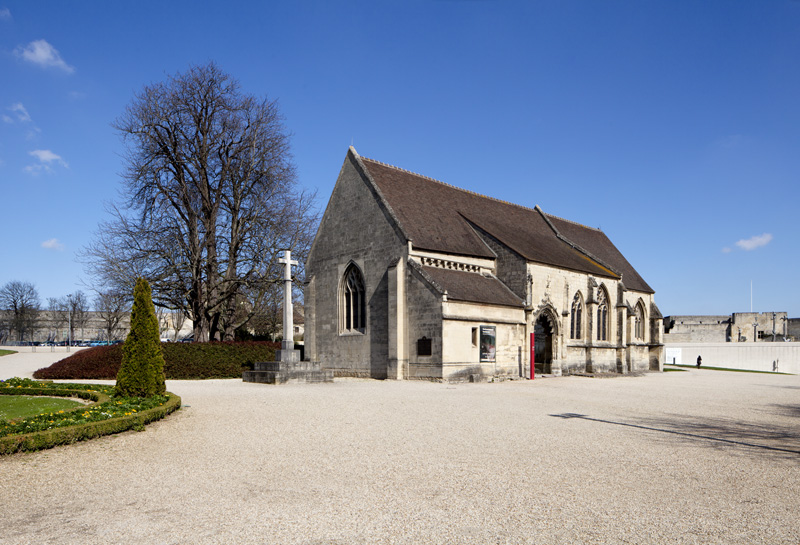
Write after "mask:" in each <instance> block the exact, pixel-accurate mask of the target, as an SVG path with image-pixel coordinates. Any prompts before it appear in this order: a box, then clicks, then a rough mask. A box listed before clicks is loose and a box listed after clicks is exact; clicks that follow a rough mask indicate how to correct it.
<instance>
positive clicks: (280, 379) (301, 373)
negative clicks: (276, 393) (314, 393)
mask: <svg viewBox="0 0 800 545" xmlns="http://www.w3.org/2000/svg"><path fill="white" fill-rule="evenodd" d="M253 367H254V369H253V370H252V371H245V372H244V373H242V380H243V381H244V382H258V383H262V384H285V383H287V382H333V370H332V369H321V368H320V365H319V362H309V361H301V362H291V363H287V362H278V361H267V362H258V363H255V364H254V365H253Z"/></svg>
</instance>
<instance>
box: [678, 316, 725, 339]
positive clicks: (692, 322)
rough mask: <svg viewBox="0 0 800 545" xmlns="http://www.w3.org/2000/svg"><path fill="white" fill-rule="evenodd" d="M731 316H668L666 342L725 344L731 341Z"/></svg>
mask: <svg viewBox="0 0 800 545" xmlns="http://www.w3.org/2000/svg"><path fill="white" fill-rule="evenodd" d="M730 322H731V317H730V316H717V315H708V316H677V315H676V316H666V317H665V318H664V342H665V343H685V342H708V343H724V342H727V341H728V340H729V339H730V333H731V331H730V329H731V328H730V325H731V324H730Z"/></svg>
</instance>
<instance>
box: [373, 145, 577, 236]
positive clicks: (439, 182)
mask: <svg viewBox="0 0 800 545" xmlns="http://www.w3.org/2000/svg"><path fill="white" fill-rule="evenodd" d="M361 159H363V160H365V161H370V162H371V163H376V164H379V165H383V166H385V167H388V168H393V169H395V170H399V171H400V172H405V173H407V174H411V175H412V176H417V177H419V178H422V179H423V180H428V181H430V182H435V183H437V184H440V185H443V186H445V187H449V188H451V189H456V190H458V191H461V192H464V193H468V194H470V195H475V196H476V197H482V198H484V199H489V200H490V201H495V202H499V203H502V204H508V205H511V206H516V207H517V208H522V209H523V210H528V211H530V212H535V211H536V208H535V207H534V208H530V207H529V206H524V205H521V204H518V203H515V202H510V201H504V200H503V199H498V198H497V197H492V196H490V195H484V194H483V193H478V192H477V191H472V190H471V189H464V188H463V187H458V186H456V185H453V184H448V183H447V182H443V181H441V180H437V179H436V178H431V177H430V176H425V175H424V174H420V173H418V172H414V171H411V170H408V169H405V168H401V167H398V166H395V165H390V164H389V163H384V162H383V161H378V160H376V159H370V158H369V157H362V158H361ZM590 229H591V227H590Z"/></svg>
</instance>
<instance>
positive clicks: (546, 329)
mask: <svg viewBox="0 0 800 545" xmlns="http://www.w3.org/2000/svg"><path fill="white" fill-rule="evenodd" d="M555 333H556V331H555V325H554V324H553V320H552V318H551V317H550V315H549V314H548V313H547V312H542V313H541V314H539V317H538V318H536V321H535V322H534V324H533V339H534V343H533V354H534V356H533V363H534V370H535V372H536V373H537V374H544V373H552V372H553V340H554V337H555Z"/></svg>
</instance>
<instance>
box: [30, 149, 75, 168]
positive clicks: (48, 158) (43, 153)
mask: <svg viewBox="0 0 800 545" xmlns="http://www.w3.org/2000/svg"><path fill="white" fill-rule="evenodd" d="M28 155H33V156H34V157H36V158H37V159H39V160H40V161H42V162H43V163H52V162H53V161H58V162H59V163H61V164H63V165H66V163H65V162H64V160H63V159H62V158H61V156H60V155H56V154H55V153H53V152H52V151H50V150H49V149H35V150H33V151H29V152H28Z"/></svg>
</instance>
